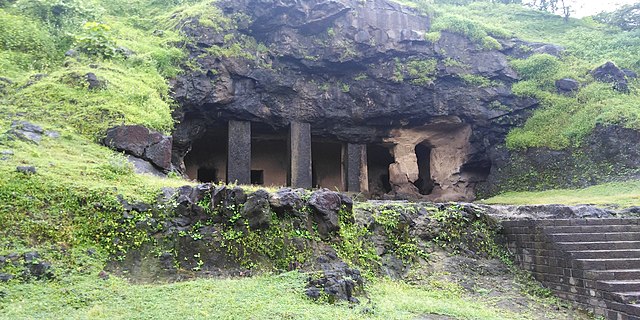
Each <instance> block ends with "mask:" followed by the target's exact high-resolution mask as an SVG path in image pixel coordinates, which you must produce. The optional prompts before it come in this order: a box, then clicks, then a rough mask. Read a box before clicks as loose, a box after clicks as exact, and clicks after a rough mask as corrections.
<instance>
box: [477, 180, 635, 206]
mask: <svg viewBox="0 0 640 320" xmlns="http://www.w3.org/2000/svg"><path fill="white" fill-rule="evenodd" d="M482 202H484V203H488V204H515V205H529V204H555V203H562V204H567V205H577V204H585V203H589V204H592V205H596V206H602V207H610V206H611V204H616V205H618V206H619V207H621V208H626V207H633V206H640V181H638V180H631V181H625V182H611V183H604V184H600V185H596V186H592V187H588V188H584V189H556V190H546V191H537V192H532V191H525V192H507V193H504V194H501V195H499V196H495V197H492V198H489V199H486V200H482Z"/></svg>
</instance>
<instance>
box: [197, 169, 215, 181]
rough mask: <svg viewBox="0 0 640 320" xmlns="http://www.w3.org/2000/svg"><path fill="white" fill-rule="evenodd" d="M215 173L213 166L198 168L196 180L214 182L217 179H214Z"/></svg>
mask: <svg viewBox="0 0 640 320" xmlns="http://www.w3.org/2000/svg"><path fill="white" fill-rule="evenodd" d="M217 173H218V171H217V170H216V169H215V168H207V167H202V168H198V181H200V182H204V183H209V182H216V181H218V179H216V178H217Z"/></svg>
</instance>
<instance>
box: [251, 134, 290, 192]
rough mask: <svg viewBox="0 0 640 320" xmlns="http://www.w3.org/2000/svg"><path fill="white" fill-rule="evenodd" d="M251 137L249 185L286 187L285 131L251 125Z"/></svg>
mask: <svg viewBox="0 0 640 320" xmlns="http://www.w3.org/2000/svg"><path fill="white" fill-rule="evenodd" d="M251 136H252V137H251V184H257V185H265V186H285V185H287V171H288V157H287V131H286V130H282V129H274V128H271V127H269V126H266V125H264V124H259V123H252V126H251Z"/></svg>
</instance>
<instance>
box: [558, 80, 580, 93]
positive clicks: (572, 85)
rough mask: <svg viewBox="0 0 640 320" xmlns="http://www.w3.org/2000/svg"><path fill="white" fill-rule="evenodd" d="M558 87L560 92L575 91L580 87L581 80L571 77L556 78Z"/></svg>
mask: <svg viewBox="0 0 640 320" xmlns="http://www.w3.org/2000/svg"><path fill="white" fill-rule="evenodd" d="M556 89H558V93H563V94H567V93H573V92H576V91H578V90H579V89H580V82H578V81H576V80H574V79H569V78H565V79H560V80H556Z"/></svg>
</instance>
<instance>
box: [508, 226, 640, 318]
mask: <svg viewBox="0 0 640 320" xmlns="http://www.w3.org/2000/svg"><path fill="white" fill-rule="evenodd" d="M503 226H504V233H505V235H506V238H507V246H508V247H509V249H510V250H511V251H512V252H513V253H515V256H516V262H517V263H518V264H520V265H521V266H522V267H524V268H525V269H527V270H529V271H531V272H532V273H533V275H534V277H535V278H536V279H537V280H539V281H540V282H542V284H543V285H544V286H545V287H547V288H549V289H551V290H552V291H553V292H554V293H555V294H556V295H557V296H559V297H561V298H563V299H566V300H571V301H573V302H575V303H576V304H578V306H580V307H582V308H584V309H587V310H590V311H593V312H594V313H595V314H597V315H602V316H605V317H606V318H607V319H615V320H627V319H629V320H640V219H639V218H626V219H625V218H602V219H545V220H512V221H503Z"/></svg>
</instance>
